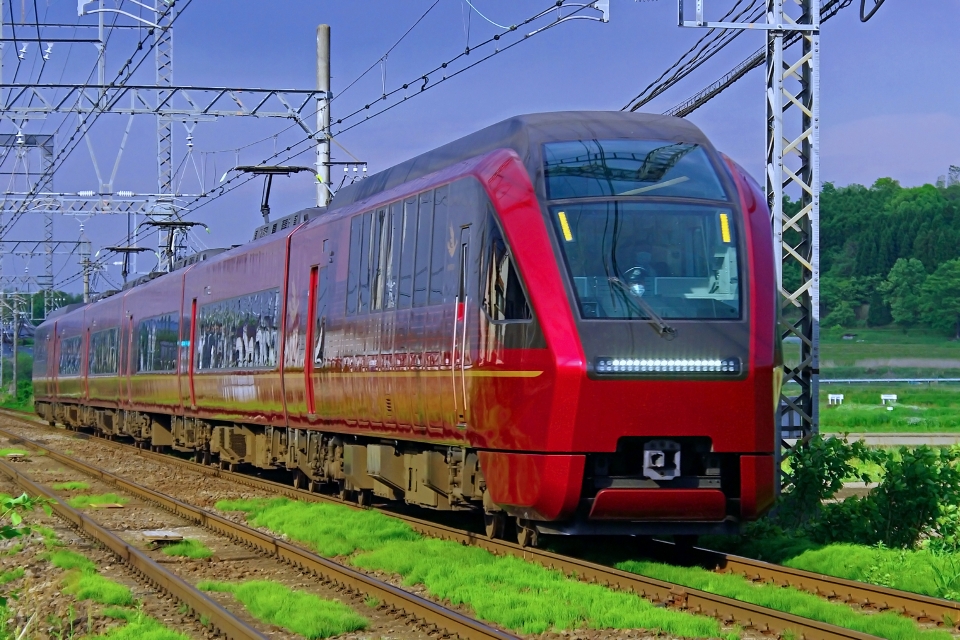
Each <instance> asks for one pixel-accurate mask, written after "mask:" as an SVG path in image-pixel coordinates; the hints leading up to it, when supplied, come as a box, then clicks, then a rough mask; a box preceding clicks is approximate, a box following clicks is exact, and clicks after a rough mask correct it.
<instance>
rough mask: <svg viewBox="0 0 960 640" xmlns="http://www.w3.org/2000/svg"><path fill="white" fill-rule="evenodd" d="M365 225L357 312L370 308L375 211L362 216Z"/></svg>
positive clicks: (361, 245)
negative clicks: (372, 231)
mask: <svg viewBox="0 0 960 640" xmlns="http://www.w3.org/2000/svg"><path fill="white" fill-rule="evenodd" d="M361 219H362V220H363V227H362V229H361V232H360V234H361V235H360V241H361V244H360V283H359V286H358V289H359V290H360V300H359V302H358V303H357V313H366V312H367V311H369V310H370V267H371V266H372V263H373V260H371V259H370V255H371V250H372V248H373V247H372V246H371V245H372V244H373V243H372V242H371V240H372V237H371V236H372V234H371V227H372V224H371V222H372V220H373V212H369V213H365V214H363V215H362V216H361Z"/></svg>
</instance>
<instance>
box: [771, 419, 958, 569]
mask: <svg viewBox="0 0 960 640" xmlns="http://www.w3.org/2000/svg"><path fill="white" fill-rule="evenodd" d="M857 460H860V461H863V462H871V463H874V464H875V465H879V466H880V468H881V473H880V475H881V478H882V479H881V481H880V483H879V484H878V485H877V486H876V487H875V488H874V489H873V490H872V491H871V492H870V493H869V494H868V495H866V496H864V497H857V496H854V497H850V498H847V499H845V500H841V501H837V502H827V501H828V500H830V499H831V498H833V497H834V495H836V493H837V491H839V490H840V488H841V487H842V486H843V482H844V480H845V479H850V478H854V479H858V480H861V481H863V482H868V481H869V480H870V478H869V477H867V473H866V472H865V471H858V469H857V466H855V465H854V462H855V461H857ZM958 461H960V447H953V448H950V449H936V448H931V447H916V448H913V449H908V448H906V447H902V448H900V449H899V450H873V449H868V448H867V447H865V446H864V445H863V444H861V443H859V442H857V443H853V444H847V443H845V442H844V441H842V440H839V439H837V438H823V437H822V436H816V437H814V438H811V439H810V440H809V441H808V442H807V443H805V444H802V445H800V446H798V447H797V448H795V449H794V451H793V452H792V453H791V456H790V465H791V467H792V470H793V474H792V478H791V483H790V485H788V487H786V488H785V490H784V493H783V495H782V496H781V497H780V501H779V505H778V509H777V510H776V512H775V513H776V515H775V516H774V518H773V520H772V521H771V522H768V523H765V524H761V525H755V526H754V527H753V529H752V531H753V532H755V533H756V534H757V536H756V537H758V538H778V537H787V538H789V537H809V538H810V539H811V540H812V541H814V542H816V543H821V544H826V543H836V542H848V543H854V544H865V545H877V544H881V545H884V546H886V547H890V548H897V549H911V548H916V547H917V546H918V545H919V544H920V542H921V541H922V540H924V539H930V540H931V541H932V544H933V545H934V547H935V548H936V549H945V550H957V549H960V509H958V507H957V505H960V465H958ZM868 466H869V465H863V466H860V469H866V468H867V467H868Z"/></svg>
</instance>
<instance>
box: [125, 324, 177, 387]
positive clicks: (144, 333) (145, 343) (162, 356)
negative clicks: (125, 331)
mask: <svg viewBox="0 0 960 640" xmlns="http://www.w3.org/2000/svg"><path fill="white" fill-rule="evenodd" d="M179 337H180V327H179V326H178V324H177V315H176V314H174V313H166V314H163V315H159V316H154V317H152V318H144V319H143V320H141V321H140V322H139V323H138V324H137V333H136V341H137V351H136V359H137V360H136V372H137V373H142V372H146V371H155V372H160V371H176V369H177V341H178V339H179Z"/></svg>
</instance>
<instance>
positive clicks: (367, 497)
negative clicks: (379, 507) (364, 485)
mask: <svg viewBox="0 0 960 640" xmlns="http://www.w3.org/2000/svg"><path fill="white" fill-rule="evenodd" d="M372 500H373V494H372V493H371V491H370V489H360V490H359V491H357V506H358V507H369V506H370V502H371V501H372Z"/></svg>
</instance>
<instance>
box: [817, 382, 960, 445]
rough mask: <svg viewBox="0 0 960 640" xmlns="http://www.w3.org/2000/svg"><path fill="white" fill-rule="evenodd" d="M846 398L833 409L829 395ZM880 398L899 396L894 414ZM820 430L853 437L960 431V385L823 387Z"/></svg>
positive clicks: (855, 384)
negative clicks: (828, 398) (881, 396)
mask: <svg viewBox="0 0 960 640" xmlns="http://www.w3.org/2000/svg"><path fill="white" fill-rule="evenodd" d="M835 393H839V394H843V404H841V405H830V404H828V402H827V396H828V394H835ZM880 394H896V396H897V403H896V404H895V405H893V410H889V406H890V405H887V406H884V405H882V404H880ZM820 428H821V430H822V431H825V432H834V433H836V432H850V433H854V432H857V433H863V432H866V433H883V432H906V433H945V432H951V431H960V383H939V384H927V383H923V384H906V383H901V384H886V383H876V384H874V383H870V384H866V383H853V384H821V385H820Z"/></svg>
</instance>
